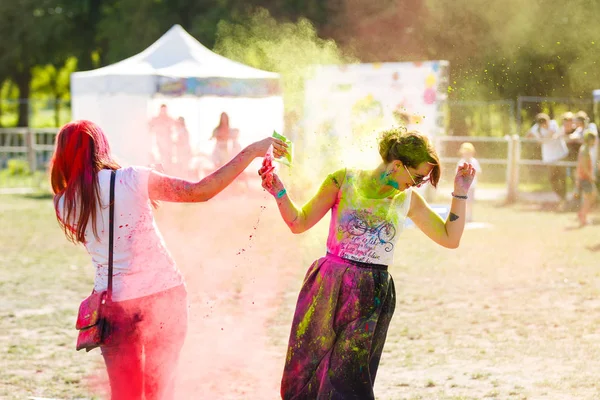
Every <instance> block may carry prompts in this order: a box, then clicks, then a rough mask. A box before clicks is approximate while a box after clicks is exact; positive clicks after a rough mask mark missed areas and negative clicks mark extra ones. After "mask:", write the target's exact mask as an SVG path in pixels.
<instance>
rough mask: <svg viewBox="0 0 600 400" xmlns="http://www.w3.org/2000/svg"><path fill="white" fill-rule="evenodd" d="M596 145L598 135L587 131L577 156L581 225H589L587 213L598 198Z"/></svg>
mask: <svg viewBox="0 0 600 400" xmlns="http://www.w3.org/2000/svg"><path fill="white" fill-rule="evenodd" d="M595 145H596V135H595V134H594V133H593V132H588V133H586V134H585V137H584V140H583V144H582V145H581V147H580V148H579V155H578V157H577V189H578V191H580V192H581V208H580V209H579V214H578V217H579V226H585V225H587V223H588V222H587V215H588V213H589V212H590V210H591V209H592V206H593V204H594V201H595V200H596V174H595V173H594V165H593V164H594V163H593V159H594V157H593V155H592V149H594V148H595Z"/></svg>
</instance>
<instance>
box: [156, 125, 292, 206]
mask: <svg viewBox="0 0 600 400" xmlns="http://www.w3.org/2000/svg"><path fill="white" fill-rule="evenodd" d="M271 145H273V154H274V155H275V157H281V156H283V155H284V154H285V152H286V148H287V145H286V144H285V143H284V142H282V141H281V140H279V139H275V138H272V137H268V138H266V139H263V140H261V141H258V142H255V143H252V144H251V145H249V146H248V147H246V148H245V149H244V150H242V151H241V152H240V153H239V154H238V155H236V156H235V157H234V158H233V159H232V160H231V161H229V162H228V163H227V164H225V165H223V166H222V167H221V168H219V169H218V170H216V171H215V172H213V173H212V174H210V175H208V176H207V177H205V178H204V179H202V180H200V181H198V182H190V181H187V180H185V179H180V178H176V177H173V176H168V175H164V174H161V173H160V172H157V171H152V172H151V173H150V178H149V180H148V195H149V196H150V199H151V200H158V201H169V202H177V203H192V202H202V201H207V200H210V199H211V198H213V197H214V196H216V195H217V194H218V193H219V192H220V191H222V190H223V189H225V188H226V187H227V186H229V184H230V183H231V182H233V180H234V179H235V178H236V177H237V176H238V175H239V174H241V173H242V172H243V171H244V169H246V167H248V165H250V163H251V162H252V161H253V160H254V159H255V158H257V157H262V156H263V155H264V154H265V153H266V152H267V150H268V149H269V146H271Z"/></svg>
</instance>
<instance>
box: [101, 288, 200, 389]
mask: <svg viewBox="0 0 600 400" xmlns="http://www.w3.org/2000/svg"><path fill="white" fill-rule="evenodd" d="M187 307H188V306H187V292H186V290H185V286H184V285H181V286H178V287H175V288H173V289H169V290H165V291H164V292H160V293H156V294H153V295H150V296H146V297H141V298H138V299H132V300H126V301H121V302H115V303H113V304H112V305H111V306H110V309H109V310H110V311H109V321H110V330H109V332H110V333H109V334H108V338H107V344H106V345H104V346H102V347H101V349H102V356H103V357H104V362H105V364H106V370H107V371H108V377H109V379H110V388H111V399H112V400H121V399H123V400H138V399H140V400H141V399H142V398H145V399H146V400H151V399H152V400H153V399H161V400H162V399H172V398H173V394H174V386H175V370H176V368H177V362H178V359H179V352H180V351H181V347H182V346H183V342H184V339H185V334H186V331H187Z"/></svg>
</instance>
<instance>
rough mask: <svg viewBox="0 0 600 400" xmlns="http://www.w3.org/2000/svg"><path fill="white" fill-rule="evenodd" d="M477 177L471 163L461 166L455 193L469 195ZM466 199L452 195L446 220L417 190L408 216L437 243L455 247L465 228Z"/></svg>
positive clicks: (456, 179) (450, 247) (455, 184)
mask: <svg viewBox="0 0 600 400" xmlns="http://www.w3.org/2000/svg"><path fill="white" fill-rule="evenodd" d="M474 177H475V169H474V168H473V166H472V165H470V164H464V165H462V166H461V167H459V169H458V171H457V173H456V178H455V180H454V195H456V196H467V193H468V191H469V187H470V186H471V183H472V182H473V178H474ZM465 214H466V199H461V198H457V197H454V196H453V197H452V205H451V206H450V214H448V218H447V219H446V221H444V220H443V219H442V217H440V216H439V215H438V214H437V213H436V212H435V211H433V210H432V209H431V207H429V205H428V204H427V202H426V201H425V199H423V197H422V196H421V195H420V194H419V193H417V192H416V191H415V192H413V193H412V196H411V201H410V209H409V211H408V217H409V218H410V219H411V220H412V221H413V222H414V223H415V225H416V226H417V227H418V228H419V229H420V230H421V231H423V233H425V235H427V236H428V237H429V238H431V240H433V241H434V242H436V243H437V244H439V245H441V246H444V247H447V248H449V249H455V248H457V247H458V245H459V244H460V239H461V237H462V234H463V231H464V229H465V222H466V221H465Z"/></svg>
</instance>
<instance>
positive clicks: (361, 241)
mask: <svg viewBox="0 0 600 400" xmlns="http://www.w3.org/2000/svg"><path fill="white" fill-rule="evenodd" d="M356 176H357V171H351V170H348V171H347V172H346V178H345V179H344V182H343V183H342V186H341V187H340V190H339V191H338V197H337V200H336V202H335V205H334V206H333V208H332V210H331V223H330V225H329V237H328V238H327V252H328V253H330V254H333V255H335V256H338V257H341V258H345V259H348V260H352V261H359V262H363V263H369V264H383V265H391V264H392V263H393V262H394V248H395V246H396V241H397V240H398V236H399V235H400V233H401V232H402V230H403V229H404V223H405V221H406V215H407V213H408V210H409V207H410V198H411V194H412V188H411V189H407V190H404V191H401V192H396V193H394V194H393V195H392V196H390V197H386V198H383V199H371V198H368V197H365V196H364V195H363V194H361V192H360V191H359V190H358V188H357V187H356Z"/></svg>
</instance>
